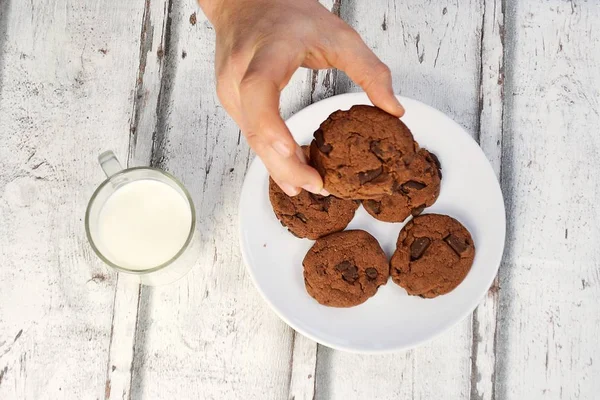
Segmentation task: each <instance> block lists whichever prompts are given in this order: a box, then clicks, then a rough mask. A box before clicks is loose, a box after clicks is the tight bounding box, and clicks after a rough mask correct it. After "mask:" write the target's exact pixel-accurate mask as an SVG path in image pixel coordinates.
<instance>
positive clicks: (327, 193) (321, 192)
mask: <svg viewBox="0 0 600 400" xmlns="http://www.w3.org/2000/svg"><path fill="white" fill-rule="evenodd" d="M319 194H320V195H321V196H329V195H330V194H331V193H329V192H328V191H327V190H325V189H322V190H321V191H320V192H319Z"/></svg>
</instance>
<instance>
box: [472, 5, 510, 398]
mask: <svg viewBox="0 0 600 400" xmlns="http://www.w3.org/2000/svg"><path fill="white" fill-rule="evenodd" d="M503 5H504V3H503V1H502V0H485V2H484V9H483V19H482V21H483V23H482V33H481V78H480V83H479V88H480V90H479V107H480V110H479V112H480V114H479V132H478V139H479V144H480V146H481V149H482V150H483V152H484V153H485V155H486V156H487V158H488V160H489V161H490V163H491V165H492V168H493V169H494V171H495V172H496V176H497V177H498V179H500V178H501V176H500V172H501V160H502V135H503V118H504V35H505V33H504V7H503ZM498 290H499V289H498V278H496V279H495V280H494V283H493V284H492V287H491V288H490V290H489V291H488V293H487V294H486V296H485V298H484V299H483V301H482V302H481V303H480V304H479V306H478V307H477V309H476V310H475V312H474V313H473V338H472V348H471V395H470V398H471V400H494V399H495V398H496V393H495V388H494V382H495V379H496V348H497V346H496V344H497V343H496V339H497V336H496V333H497V319H498Z"/></svg>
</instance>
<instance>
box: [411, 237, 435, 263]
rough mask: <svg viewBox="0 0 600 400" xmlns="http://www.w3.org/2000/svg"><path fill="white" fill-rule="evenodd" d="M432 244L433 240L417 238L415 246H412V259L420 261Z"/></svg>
mask: <svg viewBox="0 0 600 400" xmlns="http://www.w3.org/2000/svg"><path fill="white" fill-rule="evenodd" d="M430 244H431V239H429V238H426V237H420V238H416V239H415V241H414V242H413V244H411V245H410V259H411V260H418V259H419V258H421V257H422V256H423V253H425V250H427V248H428V247H429V245H430Z"/></svg>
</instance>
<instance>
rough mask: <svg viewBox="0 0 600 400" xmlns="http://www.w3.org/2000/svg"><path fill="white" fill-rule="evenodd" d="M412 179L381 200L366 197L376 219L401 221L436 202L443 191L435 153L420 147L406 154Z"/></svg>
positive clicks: (370, 210)
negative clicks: (412, 153)
mask: <svg viewBox="0 0 600 400" xmlns="http://www.w3.org/2000/svg"><path fill="white" fill-rule="evenodd" d="M407 161H408V169H409V171H410V172H411V174H412V175H411V177H410V180H408V181H405V182H402V183H400V184H399V185H397V186H396V187H395V188H394V193H393V194H391V195H386V196H383V197H382V198H381V199H378V200H363V202H362V203H363V206H364V207H365V210H367V212H368V213H369V214H371V215H372V216H373V217H374V218H376V219H378V220H380V221H384V222H402V221H404V220H405V219H406V218H407V217H408V216H409V215H411V214H412V215H413V216H416V215H419V214H420V213H421V212H422V211H423V209H424V208H425V207H430V206H431V205H433V203H435V201H436V200H437V198H438V196H439V194H440V181H441V178H442V172H441V165H440V162H439V160H438V158H437V157H436V156H435V154H433V153H430V152H429V151H427V150H425V149H420V150H419V151H418V152H417V154H415V156H414V157H413V158H410V157H407Z"/></svg>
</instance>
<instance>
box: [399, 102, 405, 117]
mask: <svg viewBox="0 0 600 400" xmlns="http://www.w3.org/2000/svg"><path fill="white" fill-rule="evenodd" d="M405 112H406V110H405V109H404V107H402V104H400V103H398V115H399V116H400V117H401V116H403V115H404V113H405Z"/></svg>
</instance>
